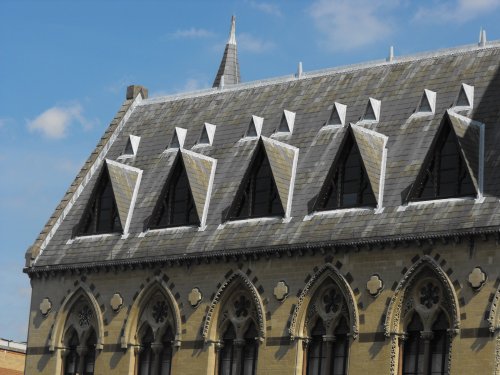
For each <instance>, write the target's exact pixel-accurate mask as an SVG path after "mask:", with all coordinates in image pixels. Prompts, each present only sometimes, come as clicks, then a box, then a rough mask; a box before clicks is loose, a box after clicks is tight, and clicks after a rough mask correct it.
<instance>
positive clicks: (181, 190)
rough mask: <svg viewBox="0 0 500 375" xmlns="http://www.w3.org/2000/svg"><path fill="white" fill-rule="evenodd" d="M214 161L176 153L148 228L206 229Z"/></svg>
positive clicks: (205, 157)
mask: <svg viewBox="0 0 500 375" xmlns="http://www.w3.org/2000/svg"><path fill="white" fill-rule="evenodd" d="M216 165H217V160H215V159H212V158H210V157H208V156H205V155H201V154H198V153H195V152H193V151H189V150H179V151H178V153H177V155H176V156H175V160H174V162H173V164H172V167H171V170H170V173H169V176H168V177H167V180H166V182H165V185H164V187H163V189H162V192H161V194H160V197H159V199H158V202H157V204H156V206H155V209H154V211H153V214H152V216H151V219H150V221H149V228H151V229H160V228H168V227H179V226H193V225H197V226H198V225H199V226H200V227H201V228H202V229H203V228H204V227H205V223H206V218H207V214H208V207H209V203H210V197H211V193H212V186H213V181H214V176H215V168H216Z"/></svg>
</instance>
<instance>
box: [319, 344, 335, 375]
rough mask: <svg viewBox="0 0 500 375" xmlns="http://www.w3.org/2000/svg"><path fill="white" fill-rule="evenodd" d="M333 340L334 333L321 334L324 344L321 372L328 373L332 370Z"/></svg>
mask: <svg viewBox="0 0 500 375" xmlns="http://www.w3.org/2000/svg"><path fill="white" fill-rule="evenodd" d="M334 342H335V336H334V335H324V336H323V343H324V345H325V349H324V351H325V363H324V365H323V369H324V370H322V373H324V374H330V373H331V372H332V367H333V355H332V349H333V343H334Z"/></svg>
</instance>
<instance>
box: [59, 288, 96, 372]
mask: <svg viewBox="0 0 500 375" xmlns="http://www.w3.org/2000/svg"><path fill="white" fill-rule="evenodd" d="M91 306H92V305H91V304H90V303H89V301H88V300H87V298H85V297H83V296H80V297H79V298H78V299H76V302H75V303H74V304H73V306H72V307H71V309H70V310H69V313H68V317H67V319H66V323H65V328H64V329H65V331H64V332H65V334H64V339H63V346H64V348H65V350H64V352H63V353H64V361H63V371H62V373H63V374H64V375H74V374H81V375H94V371H95V361H96V349H97V330H96V327H97V317H96V316H95V313H94V310H93V309H92V307H91Z"/></svg>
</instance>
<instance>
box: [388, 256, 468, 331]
mask: <svg viewBox="0 0 500 375" xmlns="http://www.w3.org/2000/svg"><path fill="white" fill-rule="evenodd" d="M425 269H429V270H431V272H432V273H433V274H434V276H435V277H436V278H437V279H438V280H439V281H440V282H441V284H442V286H443V288H444V293H445V297H446V298H447V299H448V303H449V308H450V311H447V313H448V315H449V318H450V325H451V327H452V328H453V329H454V330H456V331H458V330H459V329H460V310H459V304H458V297H457V294H456V293H455V289H454V288H453V284H452V283H451V281H450V279H449V277H448V275H447V274H446V272H444V270H443V269H442V268H441V267H440V266H439V264H437V262H436V261H435V260H434V259H433V258H431V257H430V256H428V255H425V256H423V257H422V258H420V259H419V260H418V261H417V262H415V263H414V264H413V265H412V266H411V267H410V269H409V270H408V271H407V272H406V273H405V275H404V276H403V278H402V279H401V281H400V282H399V284H398V286H397V287H396V289H395V291H394V295H393V296H392V298H391V301H390V302H389V306H388V308H387V314H386V318H385V322H384V330H385V335H386V336H387V337H390V336H391V335H394V334H395V335H399V334H401V333H402V330H401V328H400V325H401V323H402V322H401V321H400V320H401V309H402V304H403V300H404V297H405V293H406V291H407V289H408V287H409V286H410V285H411V284H412V282H413V281H414V280H415V279H416V277H417V276H418V275H419V274H421V272H422V271H424V270H425Z"/></svg>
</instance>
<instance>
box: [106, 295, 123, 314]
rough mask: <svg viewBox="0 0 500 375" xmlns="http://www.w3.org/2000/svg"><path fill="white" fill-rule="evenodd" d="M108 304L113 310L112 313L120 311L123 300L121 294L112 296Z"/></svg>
mask: <svg viewBox="0 0 500 375" xmlns="http://www.w3.org/2000/svg"><path fill="white" fill-rule="evenodd" d="M109 304H110V305H111V308H112V309H113V311H114V312H117V311H118V310H120V308H121V307H122V306H123V298H122V296H121V294H120V293H115V294H113V297H111V300H110V301H109Z"/></svg>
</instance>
